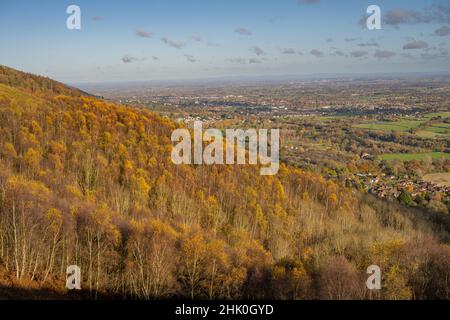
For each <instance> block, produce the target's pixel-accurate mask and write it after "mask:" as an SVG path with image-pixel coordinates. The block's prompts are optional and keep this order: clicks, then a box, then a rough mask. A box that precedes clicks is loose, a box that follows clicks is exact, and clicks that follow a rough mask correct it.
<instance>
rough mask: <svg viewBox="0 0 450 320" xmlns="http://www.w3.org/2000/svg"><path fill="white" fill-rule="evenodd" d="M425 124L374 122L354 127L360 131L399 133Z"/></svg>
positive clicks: (411, 121)
mask: <svg viewBox="0 0 450 320" xmlns="http://www.w3.org/2000/svg"><path fill="white" fill-rule="evenodd" d="M422 123H423V122H422V121H418V120H402V121H395V122H373V123H362V124H357V125H355V126H354V127H355V128H360V129H367V130H374V131H383V132H391V131H399V132H407V131H409V130H411V129H415V128H417V127H418V126H420V125H421V124H422Z"/></svg>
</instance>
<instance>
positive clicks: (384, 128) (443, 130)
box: [353, 112, 450, 138]
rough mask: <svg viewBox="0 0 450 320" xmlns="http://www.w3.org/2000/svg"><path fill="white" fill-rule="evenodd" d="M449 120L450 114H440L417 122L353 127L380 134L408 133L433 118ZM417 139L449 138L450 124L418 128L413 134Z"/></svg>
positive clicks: (407, 121) (408, 121) (396, 122)
mask: <svg viewBox="0 0 450 320" xmlns="http://www.w3.org/2000/svg"><path fill="white" fill-rule="evenodd" d="M437 117H441V118H443V119H444V118H449V117H450V112H441V113H429V114H426V115H424V116H422V119H417V120H399V121H392V122H387V121H378V122H370V123H361V124H356V125H354V126H353V127H354V128H359V129H365V130H372V131H380V132H392V131H397V132H404V133H407V132H410V131H411V130H413V129H417V128H418V127H419V126H420V125H423V124H425V123H427V122H428V121H430V120H431V119H433V118H437ZM415 134H416V135H417V136H418V137H421V138H436V137H443V136H450V124H448V123H444V122H442V123H435V124H432V125H430V126H427V127H423V128H420V129H419V130H417V132H415Z"/></svg>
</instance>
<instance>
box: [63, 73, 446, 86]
mask: <svg viewBox="0 0 450 320" xmlns="http://www.w3.org/2000/svg"><path fill="white" fill-rule="evenodd" d="M424 75H426V76H449V77H450V70H448V71H424V72H420V71H418V72H415V71H411V72H377V73H348V72H347V73H336V72H335V73H333V72H330V73H309V74H291V75H290V74H284V75H248V76H245V75H240V76H216V77H214V76H213V77H199V78H178V79H176V78H173V79H158V80H156V79H152V80H150V79H149V80H124V81H115V80H113V81H77V82H67V83H66V84H67V85H70V86H80V85H81V86H83V85H86V86H89V85H100V86H101V85H132V84H147V83H152V84H158V83H159V84H170V83H196V82H197V83H203V82H207V81H213V82H221V81H222V82H252V81H253V82H255V81H256V82H262V81H295V80H297V81H298V80H330V79H336V78H354V77H359V78H361V77H362V78H371V79H373V78H383V77H384V78H389V77H411V78H413V77H415V76H424Z"/></svg>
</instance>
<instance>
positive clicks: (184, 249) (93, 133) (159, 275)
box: [0, 75, 450, 299]
mask: <svg viewBox="0 0 450 320" xmlns="http://www.w3.org/2000/svg"><path fill="white" fill-rule="evenodd" d="M23 77H26V76H25V75H23ZM19 87H20V86H19ZM0 123H1V127H0V266H1V268H3V269H4V270H5V271H6V273H7V274H9V275H10V277H12V278H14V279H15V280H14V283H17V284H20V283H33V284H35V283H38V284H39V285H41V286H46V285H54V286H59V287H60V288H61V289H62V288H63V287H64V285H65V270H66V267H67V266H69V265H72V264H75V265H78V266H80V267H81V270H82V276H83V282H82V286H83V288H84V289H86V290H89V291H90V292H91V294H92V297H93V298H95V297H96V295H97V294H101V295H104V294H111V295H115V296H117V295H119V296H122V297H127V298H140V299H157V298H175V297H188V298H204V299H213V298H224V299H239V298H252V299H253V298H256V299H260V298H276V299H311V298H313V299H350V298H354V299H369V298H372V299H413V298H415V299H426V298H442V299H448V298H449V297H450V283H449V281H450V249H449V247H448V245H445V244H440V243H439V241H440V240H441V239H445V237H448V234H447V233H446V232H445V231H442V230H438V228H437V226H436V225H434V224H433V223H431V222H429V221H425V219H421V218H420V217H417V216H414V215H411V214H409V213H407V212H406V211H404V210H408V209H406V208H400V207H399V208H397V207H395V206H392V205H390V204H386V203H383V202H379V201H377V200H374V199H372V200H370V201H369V200H368V198H361V197H360V196H359V195H358V194H355V193H354V191H352V190H351V189H344V188H341V187H339V186H338V185H337V184H335V183H333V182H330V181H327V180H325V179H324V178H323V177H321V176H320V175H317V174H313V173H307V172H304V171H302V170H299V169H293V168H290V167H287V166H281V168H280V172H279V174H278V175H277V176H275V177H270V176H269V177H265V176H260V175H259V171H258V168H255V167H252V166H175V165H173V164H172V162H171V160H170V151H171V142H170V135H171V132H172V131H173V129H174V128H175V125H174V124H173V123H172V122H171V121H169V120H167V119H162V118H159V117H158V116H156V115H155V114H152V113H150V112H149V111H146V110H140V109H132V108H128V107H124V106H118V105H114V104H110V103H106V102H104V101H100V100H96V99H92V98H87V97H82V96H77V95H76V94H75V95H72V96H70V95H51V94H47V95H38V96H35V95H32V94H30V91H29V90H21V89H18V88H12V87H9V86H5V85H0ZM372 264H377V265H379V266H380V267H381V268H382V270H383V289H382V290H381V291H379V292H369V291H368V290H367V289H365V280H366V278H367V275H366V274H365V271H366V268H367V267H368V266H369V265H372ZM0 281H2V280H1V279H0Z"/></svg>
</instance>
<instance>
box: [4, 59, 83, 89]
mask: <svg viewBox="0 0 450 320" xmlns="http://www.w3.org/2000/svg"><path fill="white" fill-rule="evenodd" d="M0 84H4V85H7V86H11V87H15V88H20V89H24V90H26V91H28V92H31V93H33V94H54V95H57V94H64V95H68V96H82V95H85V96H88V95H89V94H87V93H86V92H83V91H81V90H79V89H76V88H72V87H68V86H66V85H64V84H62V83H60V82H57V81H55V80H52V79H49V78H45V77H41V76H38V75H33V74H30V73H25V72H21V71H17V70H14V69H12V68H8V67H5V66H2V65H0Z"/></svg>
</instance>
